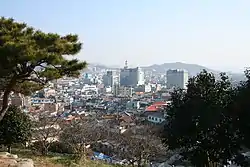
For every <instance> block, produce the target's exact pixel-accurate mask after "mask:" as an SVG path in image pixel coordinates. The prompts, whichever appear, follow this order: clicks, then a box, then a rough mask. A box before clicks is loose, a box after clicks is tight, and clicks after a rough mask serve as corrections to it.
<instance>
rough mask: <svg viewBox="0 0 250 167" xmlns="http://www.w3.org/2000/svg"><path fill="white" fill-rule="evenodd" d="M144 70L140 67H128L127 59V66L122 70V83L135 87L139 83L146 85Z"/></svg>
mask: <svg viewBox="0 0 250 167" xmlns="http://www.w3.org/2000/svg"><path fill="white" fill-rule="evenodd" d="M144 83H145V79H144V72H143V71H142V69H141V68H140V67H136V68H128V65H127V61H126V62H125V67H124V68H123V69H121V72H120V85H121V86H127V87H128V86H130V87H135V86H138V85H144Z"/></svg>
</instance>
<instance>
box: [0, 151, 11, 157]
mask: <svg viewBox="0 0 250 167" xmlns="http://www.w3.org/2000/svg"><path fill="white" fill-rule="evenodd" d="M9 155H10V153H8V152H0V158H8V156H9Z"/></svg>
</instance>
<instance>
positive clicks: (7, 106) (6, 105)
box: [0, 90, 11, 121]
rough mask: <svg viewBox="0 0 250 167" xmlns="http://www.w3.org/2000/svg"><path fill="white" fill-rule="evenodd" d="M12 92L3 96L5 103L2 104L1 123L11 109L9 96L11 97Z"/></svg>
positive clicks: (7, 92) (8, 91) (6, 92)
mask: <svg viewBox="0 0 250 167" xmlns="http://www.w3.org/2000/svg"><path fill="white" fill-rule="evenodd" d="M10 92H11V91H10V90H6V91H5V92H4V95H3V103H2V109H1V111H0V121H1V120H2V119H3V117H4V115H5V113H6V112H7V110H8V108H9V95H10Z"/></svg>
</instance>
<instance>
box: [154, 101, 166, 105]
mask: <svg viewBox="0 0 250 167" xmlns="http://www.w3.org/2000/svg"><path fill="white" fill-rule="evenodd" d="M153 105H154V106H163V105H167V103H165V102H163V101H157V102H154V103H153Z"/></svg>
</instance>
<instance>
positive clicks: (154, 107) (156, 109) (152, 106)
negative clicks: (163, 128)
mask: <svg viewBox="0 0 250 167" xmlns="http://www.w3.org/2000/svg"><path fill="white" fill-rule="evenodd" d="M146 111H158V108H157V106H155V105H151V106H148V107H147V108H146Z"/></svg>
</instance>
